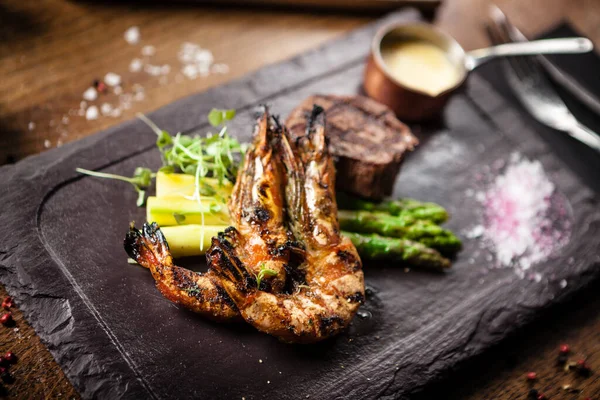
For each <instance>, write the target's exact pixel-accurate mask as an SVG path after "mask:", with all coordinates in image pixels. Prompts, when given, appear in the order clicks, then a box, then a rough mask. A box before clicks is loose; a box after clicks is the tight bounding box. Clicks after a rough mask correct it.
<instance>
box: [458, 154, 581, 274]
mask: <svg viewBox="0 0 600 400" xmlns="http://www.w3.org/2000/svg"><path fill="white" fill-rule="evenodd" d="M494 164H495V165H498V166H499V165H500V163H498V162H497V163H494ZM554 194H555V186H554V184H553V183H552V182H551V181H550V180H549V179H548V177H547V175H546V173H545V172H544V169H543V167H542V165H541V163H540V162H539V161H529V160H527V159H524V158H522V157H521V156H520V155H519V154H518V153H515V154H513V155H511V159H510V161H509V163H508V164H507V166H506V169H505V170H504V173H503V174H501V175H498V176H496V177H495V179H494V180H493V182H492V183H491V185H490V187H489V188H488V189H487V190H486V191H485V192H479V193H477V195H476V196H475V198H476V200H478V201H479V202H481V203H482V204H483V205H484V215H483V217H484V224H483V228H484V229H483V232H482V235H481V236H483V241H484V242H485V243H486V244H487V245H488V247H491V250H492V251H493V252H494V254H495V257H496V261H497V263H498V264H499V266H511V265H512V266H514V267H515V268H516V269H518V270H520V272H519V271H517V273H518V275H519V277H521V278H524V277H525V274H524V273H523V271H525V270H527V269H529V268H530V267H531V265H533V264H536V263H538V262H540V261H542V260H544V259H546V258H547V257H548V256H550V254H551V253H553V252H554V251H556V250H557V249H558V248H560V247H561V246H562V245H564V244H565V243H566V242H567V241H568V236H569V229H568V228H569V227H570V224H569V221H568V215H567V212H566V211H565V207H564V205H565V204H564V203H565V202H566V200H564V198H563V197H560V199H563V200H562V203H561V202H558V203H557V202H556V201H553V199H554V198H555V197H556V196H554V197H553V195H554ZM561 210H562V211H561ZM479 229H481V228H478V227H475V228H473V229H472V230H471V232H470V233H471V235H470V236H471V237H477V235H473V234H472V233H473V231H475V232H476V233H479V232H478V230H479ZM468 236H469V235H468ZM530 276H531V278H530V279H532V280H534V281H536V282H540V281H541V279H542V276H541V275H540V274H537V273H536V274H533V275H530Z"/></svg>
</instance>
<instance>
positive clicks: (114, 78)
mask: <svg viewBox="0 0 600 400" xmlns="http://www.w3.org/2000/svg"><path fill="white" fill-rule="evenodd" d="M104 83H106V84H107V85H108V86H117V85H119V84H121V76H120V75H117V74H115V73H114V72H109V73H108V74H106V75H104Z"/></svg>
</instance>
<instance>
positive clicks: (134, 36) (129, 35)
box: [123, 26, 140, 45]
mask: <svg viewBox="0 0 600 400" xmlns="http://www.w3.org/2000/svg"><path fill="white" fill-rule="evenodd" d="M123 37H124V38H125V41H126V42H127V43H129V44H132V45H133V44H138V43H139V41H140V28H138V27H137V26H132V27H131V28H129V29H127V30H126V31H125V33H124V34H123Z"/></svg>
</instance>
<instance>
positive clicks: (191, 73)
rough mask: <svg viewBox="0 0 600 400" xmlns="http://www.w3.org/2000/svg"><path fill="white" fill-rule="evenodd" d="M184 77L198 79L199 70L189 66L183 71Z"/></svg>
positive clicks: (192, 65) (191, 65)
mask: <svg viewBox="0 0 600 400" xmlns="http://www.w3.org/2000/svg"><path fill="white" fill-rule="evenodd" d="M181 72H182V73H183V75H185V76H186V77H187V78H188V79H196V78H197V77H198V68H197V67H196V66H195V65H194V64H188V65H186V66H185V67H183V69H182V70H181Z"/></svg>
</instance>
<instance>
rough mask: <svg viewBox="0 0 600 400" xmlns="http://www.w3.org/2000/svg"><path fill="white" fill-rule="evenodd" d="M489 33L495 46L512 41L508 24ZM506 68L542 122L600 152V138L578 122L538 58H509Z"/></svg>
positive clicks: (525, 102)
mask: <svg viewBox="0 0 600 400" xmlns="http://www.w3.org/2000/svg"><path fill="white" fill-rule="evenodd" d="M500 22H501V21H500ZM488 28H491V27H488ZM488 34H489V36H490V39H491V40H492V42H493V43H495V44H498V43H505V42H507V41H510V37H509V33H508V25H506V24H502V23H500V24H499V25H498V26H497V27H496V29H488ZM503 69H504V73H505V76H506V79H507V82H508V84H509V86H510V87H511V89H512V91H513V93H514V94H515V95H516V96H517V98H518V99H519V101H520V102H521V103H522V104H523V106H524V107H525V109H526V110H527V111H528V112H529V113H530V114H531V115H532V116H533V117H534V118H535V119H536V120H537V121H538V122H540V123H542V124H544V125H546V126H548V127H550V128H554V129H556V130H559V131H562V132H565V133H567V134H568V135H569V136H571V137H573V138H575V139H577V140H579V141H580V142H582V143H584V144H586V145H588V146H589V147H591V148H593V149H594V150H596V151H598V152H600V136H598V135H597V134H596V133H595V132H594V131H592V130H591V129H589V128H588V127H586V126H585V125H583V124H581V123H580V122H579V121H577V119H576V118H575V116H574V115H573V114H572V113H571V111H569V109H568V108H567V106H566V104H565V102H564V101H563V100H562V99H561V98H560V96H559V95H558V93H557V92H556V90H555V89H554V88H553V87H552V84H551V83H550V82H549V81H548V78H546V76H545V75H544V71H543V69H542V66H541V65H540V63H539V62H538V61H537V60H536V59H535V58H534V57H512V58H509V59H507V60H504V65H503Z"/></svg>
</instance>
